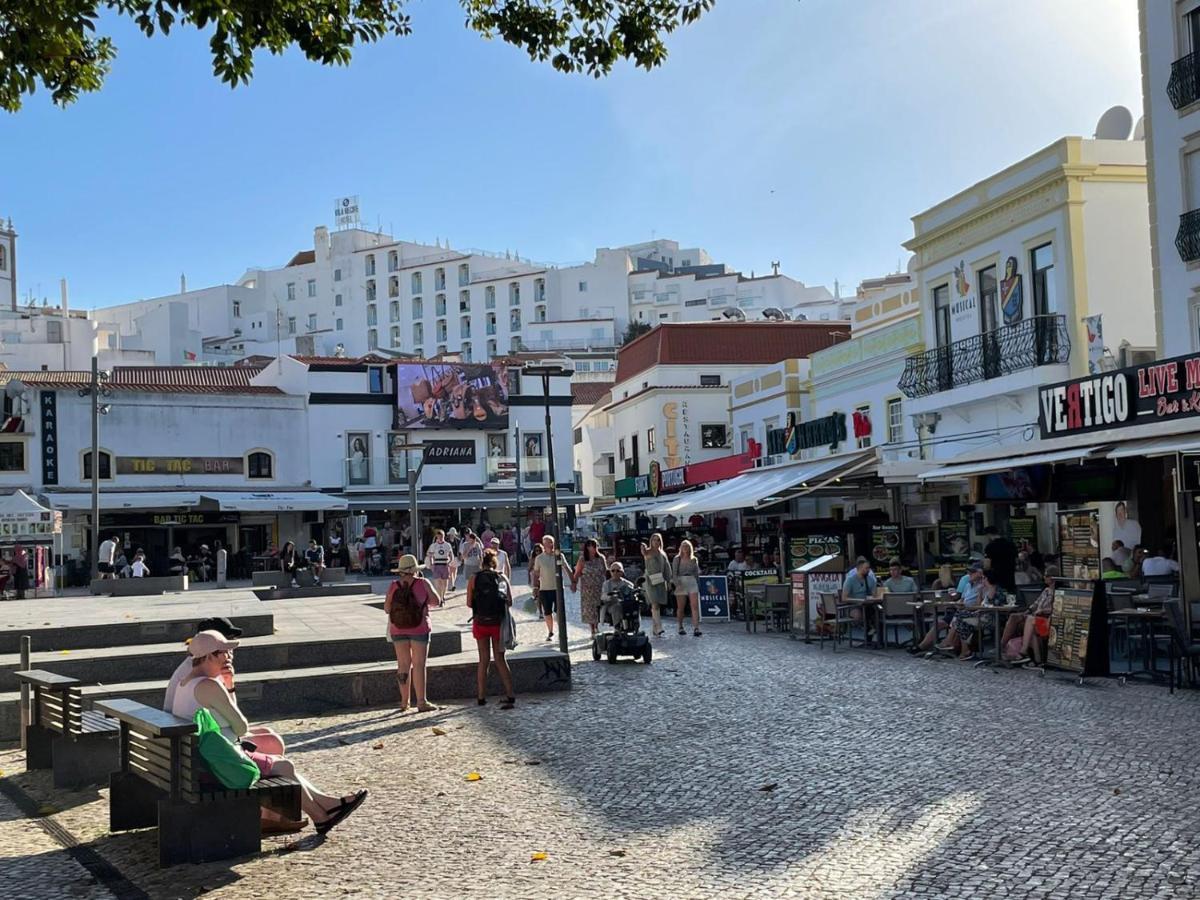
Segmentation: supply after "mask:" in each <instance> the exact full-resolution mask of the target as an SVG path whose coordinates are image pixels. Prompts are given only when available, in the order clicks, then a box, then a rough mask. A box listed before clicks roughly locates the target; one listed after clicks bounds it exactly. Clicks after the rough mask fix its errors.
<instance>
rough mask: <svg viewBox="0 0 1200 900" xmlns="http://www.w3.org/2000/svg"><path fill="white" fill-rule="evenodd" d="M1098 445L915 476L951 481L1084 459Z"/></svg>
mask: <svg viewBox="0 0 1200 900" xmlns="http://www.w3.org/2000/svg"><path fill="white" fill-rule="evenodd" d="M1098 449H1100V448H1099V447H1076V448H1074V449H1072V450H1056V451H1055V452H1053V453H1034V454H1031V455H1029V456H1006V457H1003V458H1001V459H982V460H979V461H977V462H970V463H960V464H958V465H953V466H942V467H940V468H937V469H930V470H929V471H928V472H922V473H921V474H920V475H918V476H917V477H918V478H920V479H921V480H922V481H952V480H957V479H960V478H969V477H971V476H972V475H988V474H990V473H992V472H1008V471H1010V470H1012V469H1016V468H1019V467H1021V466H1044V465H1051V464H1053V463H1060V462H1076V461H1078V460H1084V459H1086V458H1087V457H1089V456H1091V455H1092V454H1093V453H1095V452H1096V451H1097V450H1098Z"/></svg>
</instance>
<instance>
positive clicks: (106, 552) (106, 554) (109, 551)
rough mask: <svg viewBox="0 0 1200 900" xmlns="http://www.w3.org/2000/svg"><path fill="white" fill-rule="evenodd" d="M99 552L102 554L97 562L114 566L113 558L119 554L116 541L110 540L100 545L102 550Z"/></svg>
mask: <svg viewBox="0 0 1200 900" xmlns="http://www.w3.org/2000/svg"><path fill="white" fill-rule="evenodd" d="M98 552H99V554H100V558H99V559H98V560H97V562H102V563H108V564H109V565H112V561H113V556H115V555H116V552H117V544H116V542H115V541H113V540H112V539H111V538H109V539H108V540H107V541H105V542H104V543H103V544H101V545H100V550H99V551H98Z"/></svg>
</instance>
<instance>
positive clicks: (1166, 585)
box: [1146, 576, 1179, 597]
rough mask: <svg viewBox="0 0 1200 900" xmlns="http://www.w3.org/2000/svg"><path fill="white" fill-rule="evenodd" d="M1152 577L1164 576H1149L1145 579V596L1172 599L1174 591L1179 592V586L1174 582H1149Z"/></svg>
mask: <svg viewBox="0 0 1200 900" xmlns="http://www.w3.org/2000/svg"><path fill="white" fill-rule="evenodd" d="M1153 577H1164V576H1149V577H1147V579H1146V596H1148V597H1174V596H1175V593H1176V591H1178V590H1179V584H1178V582H1176V581H1151V580H1150V578H1153Z"/></svg>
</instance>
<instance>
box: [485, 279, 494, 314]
mask: <svg viewBox="0 0 1200 900" xmlns="http://www.w3.org/2000/svg"><path fill="white" fill-rule="evenodd" d="M483 308H484V309H495V308H496V286H495V285H494V284H490V285H488V286H487V287H485V288H484V289H483Z"/></svg>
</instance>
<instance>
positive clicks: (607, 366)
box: [592, 359, 612, 372]
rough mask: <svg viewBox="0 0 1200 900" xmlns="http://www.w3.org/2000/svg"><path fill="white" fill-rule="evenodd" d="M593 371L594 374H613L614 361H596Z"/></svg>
mask: <svg viewBox="0 0 1200 900" xmlns="http://www.w3.org/2000/svg"><path fill="white" fill-rule="evenodd" d="M592 371H594V372H611V371H612V360H608V359H598V360H596V362H595V363H593V364H592Z"/></svg>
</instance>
